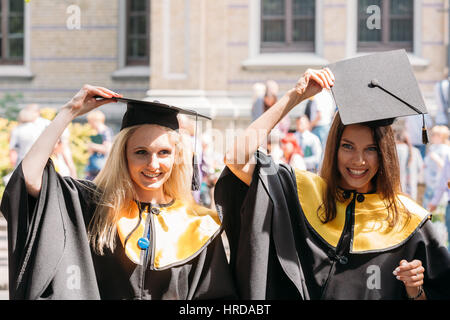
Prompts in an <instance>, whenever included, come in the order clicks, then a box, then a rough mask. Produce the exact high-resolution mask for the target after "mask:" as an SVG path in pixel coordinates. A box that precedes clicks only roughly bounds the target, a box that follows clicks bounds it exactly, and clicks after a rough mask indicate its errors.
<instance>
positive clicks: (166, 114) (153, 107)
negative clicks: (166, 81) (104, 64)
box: [114, 98, 211, 130]
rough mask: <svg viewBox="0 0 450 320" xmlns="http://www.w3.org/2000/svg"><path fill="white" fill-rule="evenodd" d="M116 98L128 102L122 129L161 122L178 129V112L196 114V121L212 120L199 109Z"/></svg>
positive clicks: (165, 125) (162, 124)
mask: <svg viewBox="0 0 450 320" xmlns="http://www.w3.org/2000/svg"><path fill="white" fill-rule="evenodd" d="M114 99H115V100H117V101H119V102H123V103H126V104H127V111H126V112H125V114H124V116H123V118H122V126H121V128H120V130H122V129H124V128H127V127H131V126H134V125H138V124H159V125H161V126H164V127H168V128H170V129H173V130H177V129H178V128H179V123H178V118H177V116H178V114H186V115H191V116H195V117H196V121H197V117H202V118H205V119H208V120H211V118H209V117H207V116H204V115H202V114H199V113H198V112H197V111H194V110H187V109H182V108H178V107H175V106H171V105H168V104H163V103H160V102H158V101H153V102H150V101H144V100H135V99H129V98H114Z"/></svg>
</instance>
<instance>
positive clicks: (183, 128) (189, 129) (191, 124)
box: [178, 114, 203, 203]
mask: <svg viewBox="0 0 450 320" xmlns="http://www.w3.org/2000/svg"><path fill="white" fill-rule="evenodd" d="M178 121H179V122H180V133H182V134H185V135H187V136H188V137H189V139H190V141H191V142H192V148H193V150H194V152H195V161H196V164H195V165H194V164H193V165H194V170H195V171H196V172H197V176H198V183H199V184H200V189H201V183H202V180H203V176H202V170H201V163H202V161H203V146H202V142H201V141H200V139H198V141H197V138H196V130H197V129H198V128H196V123H195V121H192V120H191V119H189V118H188V117H187V116H185V115H184V114H180V115H178ZM197 137H198V135H197ZM200 189H199V190H193V191H192V194H193V195H194V199H195V201H196V202H197V203H201V199H200V196H201V190H200Z"/></svg>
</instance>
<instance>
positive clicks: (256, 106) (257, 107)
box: [251, 82, 266, 120]
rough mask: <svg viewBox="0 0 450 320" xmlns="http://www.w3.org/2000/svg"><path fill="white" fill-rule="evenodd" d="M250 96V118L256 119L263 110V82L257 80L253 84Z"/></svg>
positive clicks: (264, 88) (264, 89) (264, 87)
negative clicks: (251, 96) (251, 95)
mask: <svg viewBox="0 0 450 320" xmlns="http://www.w3.org/2000/svg"><path fill="white" fill-rule="evenodd" d="M252 89H253V98H252V110H251V111H252V120H255V119H258V118H259V116H260V115H262V114H263V112H264V94H265V91H266V86H265V85H264V83H261V82H257V83H255V84H254V85H253V88H252Z"/></svg>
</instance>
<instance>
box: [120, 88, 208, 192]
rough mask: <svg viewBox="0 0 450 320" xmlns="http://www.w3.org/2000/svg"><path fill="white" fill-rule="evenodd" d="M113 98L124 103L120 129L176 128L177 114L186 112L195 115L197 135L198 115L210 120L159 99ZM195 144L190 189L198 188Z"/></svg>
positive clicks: (195, 112) (177, 127) (177, 125)
mask: <svg viewBox="0 0 450 320" xmlns="http://www.w3.org/2000/svg"><path fill="white" fill-rule="evenodd" d="M113 99H115V100H117V101H119V102H122V103H126V104H127V111H126V112H125V114H124V115H123V118H122V125H121V127H120V130H122V129H125V128H128V127H132V126H135V125H141V124H158V125H161V126H164V127H167V128H170V129H172V130H178V129H179V127H180V125H179V122H178V118H177V116H178V114H186V115H191V116H195V122H196V129H195V135H197V120H198V117H202V118H205V119H208V120H211V118H210V117H207V116H205V115H202V114H200V113H198V112H197V111H194V110H188V109H183V108H179V107H175V106H171V105H167V104H163V103H160V102H159V101H153V102H150V101H144V100H135V99H129V98H117V97H114V98H113ZM194 143H195V144H196V143H197V137H195V142H194ZM195 151H196V145H195V146H194V154H193V157H192V166H193V178H192V190H199V189H200V178H199V170H200V169H199V167H198V161H197V156H196V154H195Z"/></svg>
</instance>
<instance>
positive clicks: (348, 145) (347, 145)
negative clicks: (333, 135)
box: [342, 143, 353, 150]
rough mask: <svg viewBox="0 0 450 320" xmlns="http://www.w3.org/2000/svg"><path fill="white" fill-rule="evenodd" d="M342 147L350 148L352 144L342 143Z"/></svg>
mask: <svg viewBox="0 0 450 320" xmlns="http://www.w3.org/2000/svg"><path fill="white" fill-rule="evenodd" d="M342 148H344V149H347V150H352V149H353V146H352V145H351V144H348V143H343V144H342Z"/></svg>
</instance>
